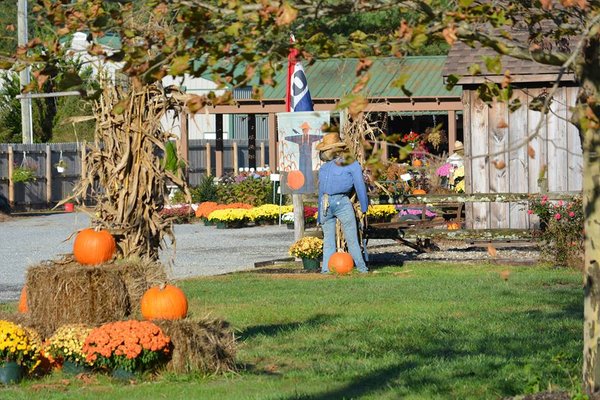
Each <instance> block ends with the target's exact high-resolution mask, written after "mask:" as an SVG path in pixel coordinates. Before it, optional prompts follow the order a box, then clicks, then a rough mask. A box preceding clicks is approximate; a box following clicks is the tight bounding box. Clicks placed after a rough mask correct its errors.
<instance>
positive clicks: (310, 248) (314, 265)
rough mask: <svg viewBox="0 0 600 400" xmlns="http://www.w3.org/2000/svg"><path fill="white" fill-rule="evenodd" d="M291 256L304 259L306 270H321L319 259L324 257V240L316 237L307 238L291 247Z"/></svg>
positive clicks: (301, 239)
mask: <svg viewBox="0 0 600 400" xmlns="http://www.w3.org/2000/svg"><path fill="white" fill-rule="evenodd" d="M289 252H290V255H291V256H294V257H298V258H301V259H302V266H303V267H304V269H306V270H310V271H316V270H318V269H319V259H320V258H321V256H322V255H323V240H322V239H320V238H318V237H314V236H305V237H303V238H300V239H298V240H297V241H295V242H294V244H292V245H291V246H290V250H289Z"/></svg>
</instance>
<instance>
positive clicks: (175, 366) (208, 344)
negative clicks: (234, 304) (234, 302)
mask: <svg viewBox="0 0 600 400" xmlns="http://www.w3.org/2000/svg"><path fill="white" fill-rule="evenodd" d="M154 322H155V323H156V324H157V325H158V326H160V328H161V329H162V330H163V332H164V333H165V334H167V335H168V336H169V337H170V338H171V342H172V344H173V353H172V356H171V360H170V361H169V363H168V364H167V367H166V368H167V370H169V371H173V372H176V373H188V372H198V371H199V372H203V373H216V372H227V371H233V370H235V354H236V344H235V337H234V335H233V332H232V331H231V330H230V328H229V324H228V323H227V322H225V321H223V320H219V319H204V320H200V321H198V320H189V319H184V320H178V321H166V320H160V321H154Z"/></svg>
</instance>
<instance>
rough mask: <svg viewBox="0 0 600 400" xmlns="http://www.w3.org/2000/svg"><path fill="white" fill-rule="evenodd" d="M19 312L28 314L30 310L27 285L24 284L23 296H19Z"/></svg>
mask: <svg viewBox="0 0 600 400" xmlns="http://www.w3.org/2000/svg"><path fill="white" fill-rule="evenodd" d="M18 310H19V312H20V313H21V314H26V313H28V312H29V306H28V305H27V286H23V289H21V297H19V308H18Z"/></svg>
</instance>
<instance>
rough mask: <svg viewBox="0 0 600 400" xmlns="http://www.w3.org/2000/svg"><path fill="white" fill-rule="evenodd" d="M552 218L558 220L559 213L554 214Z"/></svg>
mask: <svg viewBox="0 0 600 400" xmlns="http://www.w3.org/2000/svg"><path fill="white" fill-rule="evenodd" d="M554 218H555V219H556V220H557V221H558V220H559V219H560V213H556V214H554Z"/></svg>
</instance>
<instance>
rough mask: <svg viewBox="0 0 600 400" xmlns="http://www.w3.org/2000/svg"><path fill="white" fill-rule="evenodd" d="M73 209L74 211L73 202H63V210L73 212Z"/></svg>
mask: <svg viewBox="0 0 600 400" xmlns="http://www.w3.org/2000/svg"><path fill="white" fill-rule="evenodd" d="M73 211H75V204H73V203H65V212H73Z"/></svg>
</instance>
